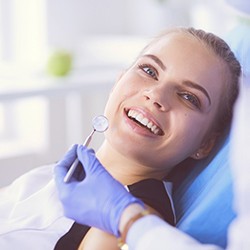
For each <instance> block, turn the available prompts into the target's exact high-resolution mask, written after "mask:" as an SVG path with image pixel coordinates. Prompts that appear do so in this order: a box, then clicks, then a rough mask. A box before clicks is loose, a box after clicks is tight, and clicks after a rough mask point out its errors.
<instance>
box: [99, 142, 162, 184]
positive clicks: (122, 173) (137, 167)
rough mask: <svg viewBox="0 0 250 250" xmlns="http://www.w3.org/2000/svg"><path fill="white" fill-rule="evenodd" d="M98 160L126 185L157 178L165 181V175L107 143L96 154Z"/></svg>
mask: <svg viewBox="0 0 250 250" xmlns="http://www.w3.org/2000/svg"><path fill="white" fill-rule="evenodd" d="M96 156H97V158H98V159H99V161H100V162H101V163H102V165H103V166H104V167H105V168H106V170H107V171H108V172H109V173H110V174H111V175H112V176H113V177H114V178H115V179H117V180H118V181H120V182H121V183H122V184H124V185H129V184H132V183H135V182H138V181H140V180H144V179H148V178H155V179H163V176H164V175H165V173H162V172H157V170H156V169H153V168H150V167H148V166H145V165H142V164H140V163H138V162H137V161H136V160H134V159H131V157H127V156H125V155H123V154H121V153H119V152H118V151H117V150H115V149H114V148H113V147H112V146H111V145H110V144H109V143H108V142H107V141H104V143H103V144H102V145H101V147H100V148H99V150H98V151H97V153H96Z"/></svg>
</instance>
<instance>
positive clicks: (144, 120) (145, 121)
mask: <svg viewBox="0 0 250 250" xmlns="http://www.w3.org/2000/svg"><path fill="white" fill-rule="evenodd" d="M128 117H131V118H134V119H135V120H136V121H138V122H140V123H141V124H142V125H143V126H145V127H147V128H149V129H150V130H151V131H152V132H153V133H154V134H158V133H159V132H160V129H159V128H158V127H157V126H156V125H155V124H154V123H153V122H152V121H149V120H148V118H146V117H144V116H143V115H142V114H141V113H138V112H137V111H135V110H129V112H128Z"/></svg>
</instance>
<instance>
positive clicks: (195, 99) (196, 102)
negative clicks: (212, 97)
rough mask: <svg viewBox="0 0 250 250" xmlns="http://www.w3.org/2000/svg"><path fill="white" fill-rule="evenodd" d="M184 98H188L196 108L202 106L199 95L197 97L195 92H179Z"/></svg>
mask: <svg viewBox="0 0 250 250" xmlns="http://www.w3.org/2000/svg"><path fill="white" fill-rule="evenodd" d="M179 95H180V96H181V97H182V98H183V99H185V100H187V101H188V102H190V103H191V104H192V105H193V106H195V107H196V108H198V109H200V108H201V103H200V101H199V99H198V97H196V96H195V95H193V94H189V93H182V94H179Z"/></svg>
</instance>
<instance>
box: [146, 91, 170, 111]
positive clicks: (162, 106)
mask: <svg viewBox="0 0 250 250" xmlns="http://www.w3.org/2000/svg"><path fill="white" fill-rule="evenodd" d="M144 97H145V99H146V101H147V102H151V103H152V104H153V105H154V106H155V107H156V108H157V109H159V110H161V111H168V110H169V107H170V105H169V101H170V98H169V97H168V94H167V93H166V90H165V91H164V90H163V89H161V88H157V87H154V88H150V89H146V90H144Z"/></svg>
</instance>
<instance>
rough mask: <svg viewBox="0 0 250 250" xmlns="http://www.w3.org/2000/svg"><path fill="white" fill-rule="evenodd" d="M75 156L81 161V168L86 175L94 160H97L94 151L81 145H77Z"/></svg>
mask: <svg viewBox="0 0 250 250" xmlns="http://www.w3.org/2000/svg"><path fill="white" fill-rule="evenodd" d="M77 156H78V159H79V161H80V162H81V163H82V164H81V165H82V166H83V169H84V171H85V173H86V175H87V174H88V173H90V171H91V169H93V167H94V162H95V161H96V160H97V158H96V156H95V151H94V150H93V149H89V148H87V147H85V146H83V145H78V147H77Z"/></svg>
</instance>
